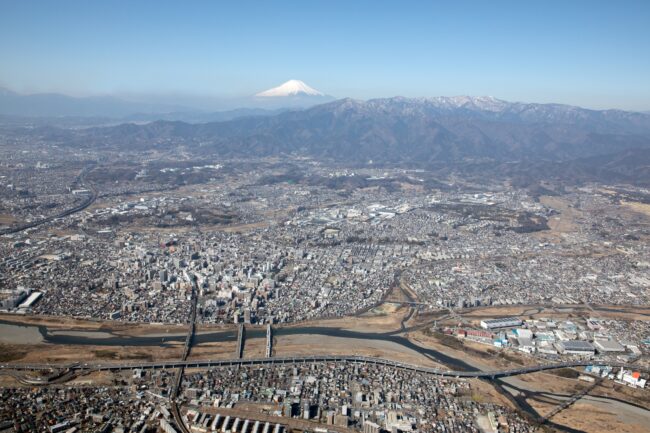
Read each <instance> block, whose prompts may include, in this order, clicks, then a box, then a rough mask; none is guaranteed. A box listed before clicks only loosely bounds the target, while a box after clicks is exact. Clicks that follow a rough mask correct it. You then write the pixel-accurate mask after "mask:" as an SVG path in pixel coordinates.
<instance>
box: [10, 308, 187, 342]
mask: <svg viewBox="0 0 650 433" xmlns="http://www.w3.org/2000/svg"><path fill="white" fill-rule="evenodd" d="M0 320H3V321H7V322H12V323H16V324H20V325H35V326H39V325H42V326H47V327H48V329H50V330H66V331H102V332H111V333H114V334H116V335H124V336H143V335H149V334H154V335H158V334H165V333H178V334H183V333H185V332H187V325H163V324H154V323H128V322H119V321H111V320H102V321H95V320H84V319H75V318H72V317H62V316H45V315H34V316H32V315H16V314H7V313H0Z"/></svg>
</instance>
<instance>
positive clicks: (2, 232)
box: [0, 164, 97, 235]
mask: <svg viewBox="0 0 650 433" xmlns="http://www.w3.org/2000/svg"><path fill="white" fill-rule="evenodd" d="M93 167H94V164H91V165H89V166H87V167H85V168H84V169H83V170H81V173H79V175H78V176H77V179H76V182H77V183H79V184H80V185H83V186H86V187H87V188H88V189H89V190H90V195H88V196H87V197H86V199H85V200H84V201H83V202H81V203H80V204H78V205H76V206H74V207H72V208H70V209H66V210H64V211H62V212H60V213H58V214H56V215H52V216H49V217H46V218H41V219H39V220H36V221H32V222H29V223H26V224H22V225H19V226H16V227H10V228H7V229H3V230H0V235H7V234H11V233H18V232H22V231H23V230H27V229H31V228H34V227H37V226H40V225H42V224H45V223H49V222H52V221H54V220H55V219H58V218H63V217H66V216H68V215H72V214H73V213H76V212H79V211H82V210H84V209H86V208H87V207H88V206H90V205H91V204H93V203H94V202H95V200H96V199H97V189H96V188H95V187H94V186H93V185H92V184H91V183H90V182H87V181H86V173H88V172H89V171H90V170H91V169H92V168H93Z"/></svg>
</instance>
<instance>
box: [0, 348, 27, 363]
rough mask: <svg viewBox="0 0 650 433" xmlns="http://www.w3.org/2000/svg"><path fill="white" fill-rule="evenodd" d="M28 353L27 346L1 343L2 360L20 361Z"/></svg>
mask: <svg viewBox="0 0 650 433" xmlns="http://www.w3.org/2000/svg"><path fill="white" fill-rule="evenodd" d="M26 355H27V350H26V349H25V346H22V345H17V344H0V362H14V361H20V360H22V359H23V358H24V357H25V356H26Z"/></svg>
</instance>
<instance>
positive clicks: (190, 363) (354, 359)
mask: <svg viewBox="0 0 650 433" xmlns="http://www.w3.org/2000/svg"><path fill="white" fill-rule="evenodd" d="M317 362H344V363H362V364H375V365H385V366H388V367H394V368H400V369H404V370H410V371H415V372H419V373H424V374H431V375H434V376H442V377H457V378H460V377H465V378H487V379H495V378H500V377H507V376H517V375H521V374H528V373H535V372H538V371H546V370H555V369H559V368H571V367H584V366H587V365H594V364H598V363H595V362H594V361H567V362H558V363H550V364H538V365H531V366H526V367H518V368H511V369H503V370H487V371H462V370H460V371H459V370H445V369H440V368H433V367H424V366H420V365H415V364H408V363H404V362H399V361H393V360H390V359H384V358H376V357H371V356H359V355H311V356H286V357H274V358H243V359H242V358H230V359H205V360H179V361H160V362H132V363H108V364H99V363H87V364H80V363H75V364H71V365H59V366H58V367H60V368H69V369H71V370H80V371H83V370H92V371H120V370H131V369H135V368H139V369H145V370H147V369H149V370H152V369H174V368H210V367H228V366H246V365H276V364H296V363H299V364H304V363H317ZM607 365H608V366H610V367H618V368H627V369H634V370H639V369H640V368H639V366H638V365H632V364H627V363H618V362H616V363H611V362H609V363H607ZM52 367H53V365H52V364H0V370H50V369H52ZM641 370H644V369H642V368H641Z"/></svg>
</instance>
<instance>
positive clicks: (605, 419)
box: [553, 401, 650, 433]
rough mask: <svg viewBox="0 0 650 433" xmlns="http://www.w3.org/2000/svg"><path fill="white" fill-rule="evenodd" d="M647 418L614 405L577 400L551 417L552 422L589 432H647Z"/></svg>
mask: <svg viewBox="0 0 650 433" xmlns="http://www.w3.org/2000/svg"><path fill="white" fill-rule="evenodd" d="M648 421H649V420H648V418H647V417H644V416H641V415H634V414H631V413H626V414H624V415H623V414H621V413H620V412H619V411H618V410H617V407H616V406H615V405H612V406H611V407H610V408H607V409H606V408H605V407H603V405H600V404H592V403H590V402H584V401H579V402H577V403H576V404H574V405H573V406H571V407H569V408H568V409H566V410H564V411H562V412H560V413H559V414H557V415H556V416H555V417H553V422H554V423H556V424H560V425H564V426H567V427H570V428H574V429H577V430H582V431H585V432H589V433H611V432H616V433H648V432H650V423H649V422H648Z"/></svg>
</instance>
